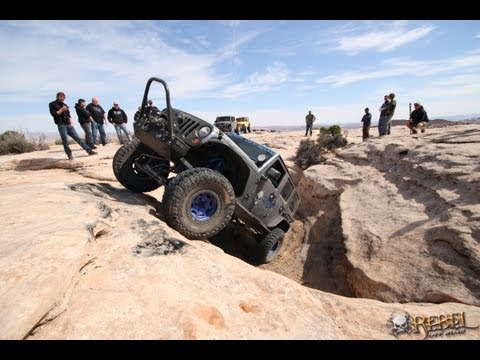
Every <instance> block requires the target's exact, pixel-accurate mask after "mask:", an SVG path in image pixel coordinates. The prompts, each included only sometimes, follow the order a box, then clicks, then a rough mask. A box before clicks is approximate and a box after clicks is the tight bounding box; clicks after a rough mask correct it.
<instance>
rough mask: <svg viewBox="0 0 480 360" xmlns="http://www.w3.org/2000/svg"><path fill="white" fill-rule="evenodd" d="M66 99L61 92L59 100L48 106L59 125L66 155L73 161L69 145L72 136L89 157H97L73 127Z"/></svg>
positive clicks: (58, 94) (58, 96) (58, 95)
mask: <svg viewBox="0 0 480 360" xmlns="http://www.w3.org/2000/svg"><path fill="white" fill-rule="evenodd" d="M65 98H66V96H65V94H64V93H63V92H59V93H57V99H56V100H54V101H52V102H51V103H50V104H48V108H49V110H50V115H52V117H53V121H54V122H55V124H56V125H57V127H58V132H59V133H60V137H61V138H62V143H63V149H64V150H65V154H67V156H68V159H69V160H72V159H73V155H72V149H70V146H69V145H68V136H70V137H71V138H72V139H73V140H75V141H76V142H77V143H78V145H80V146H81V147H82V149H83V150H85V151H86V152H87V154H88V155H95V154H96V152H95V151H93V150H92V149H91V148H90V146H88V145H87V144H85V143H84V142H83V141H82V139H80V137H79V136H78V134H77V131H76V130H75V128H74V127H73V125H72V118H71V116H70V111H69V110H68V105H67V104H65V103H64V101H65Z"/></svg>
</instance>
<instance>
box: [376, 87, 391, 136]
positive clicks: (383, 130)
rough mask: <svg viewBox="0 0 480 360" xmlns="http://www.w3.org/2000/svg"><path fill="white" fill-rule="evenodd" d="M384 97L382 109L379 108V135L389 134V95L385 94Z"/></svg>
mask: <svg viewBox="0 0 480 360" xmlns="http://www.w3.org/2000/svg"><path fill="white" fill-rule="evenodd" d="M383 99H384V102H383V104H382V106H380V109H378V110H379V111H380V118H379V119H378V135H380V136H382V135H386V134H387V116H386V112H387V108H388V104H389V103H390V100H389V98H388V95H385V96H384V97H383Z"/></svg>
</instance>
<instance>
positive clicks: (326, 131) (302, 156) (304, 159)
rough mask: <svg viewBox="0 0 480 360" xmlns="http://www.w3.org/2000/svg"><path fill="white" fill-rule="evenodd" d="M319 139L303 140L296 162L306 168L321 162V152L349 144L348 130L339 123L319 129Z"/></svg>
mask: <svg viewBox="0 0 480 360" xmlns="http://www.w3.org/2000/svg"><path fill="white" fill-rule="evenodd" d="M319 132H320V134H318V139H317V141H313V140H308V139H307V140H302V141H301V142H300V146H299V147H298V149H297V153H296V155H295V164H297V165H298V166H299V167H300V168H302V169H303V170H305V169H306V168H308V167H310V166H312V165H315V164H318V163H320V162H321V160H322V159H321V154H322V153H325V152H328V151H333V150H335V149H338V148H340V147H344V146H345V145H347V143H348V141H347V139H346V137H345V136H346V132H343V131H342V128H341V127H340V126H338V125H333V126H330V127H328V128H326V127H321V128H320V129H319Z"/></svg>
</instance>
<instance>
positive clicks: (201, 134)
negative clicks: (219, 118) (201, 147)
mask: <svg viewBox="0 0 480 360" xmlns="http://www.w3.org/2000/svg"><path fill="white" fill-rule="evenodd" d="M211 131H212V130H211V129H210V127H208V126H202V127H201V128H200V129H198V136H199V137H200V138H201V139H203V138H204V137H205V136H207V135H208V134H210V132H211Z"/></svg>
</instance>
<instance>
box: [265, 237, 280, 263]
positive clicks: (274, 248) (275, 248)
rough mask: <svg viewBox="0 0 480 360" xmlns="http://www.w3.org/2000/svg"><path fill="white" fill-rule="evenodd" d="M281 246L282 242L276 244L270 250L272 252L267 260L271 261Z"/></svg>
mask: <svg viewBox="0 0 480 360" xmlns="http://www.w3.org/2000/svg"><path fill="white" fill-rule="evenodd" d="M279 245H280V241H277V242H276V243H275V244H273V246H272V247H271V248H270V251H269V252H268V255H267V259H271V258H272V257H273V256H275V254H276V253H277V251H278V246H279Z"/></svg>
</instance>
